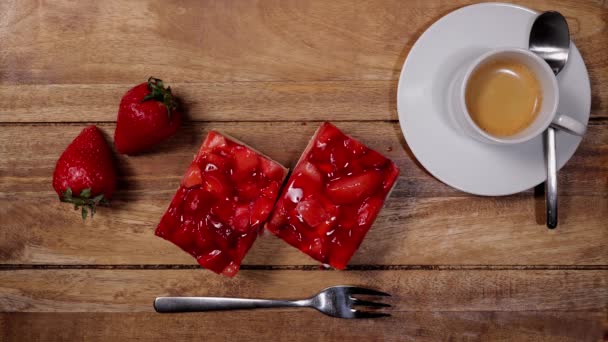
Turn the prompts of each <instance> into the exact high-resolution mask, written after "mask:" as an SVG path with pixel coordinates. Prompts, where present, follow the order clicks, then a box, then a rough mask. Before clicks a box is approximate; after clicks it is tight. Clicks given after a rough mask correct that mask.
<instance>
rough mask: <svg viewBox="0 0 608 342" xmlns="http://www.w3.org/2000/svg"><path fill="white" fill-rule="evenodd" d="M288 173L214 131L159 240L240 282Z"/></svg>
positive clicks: (165, 219)
mask: <svg viewBox="0 0 608 342" xmlns="http://www.w3.org/2000/svg"><path fill="white" fill-rule="evenodd" d="M286 173H287V170H286V169H285V168H284V167H282V166H281V165H280V164H278V163H276V162H274V161H272V160H270V159H268V158H266V157H264V156H262V155H260V154H258V153H256V152H255V151H252V150H251V149H250V148H248V147H246V146H244V145H242V144H239V143H237V142H234V141H232V140H230V139H228V138H226V137H224V136H222V135H221V134H219V133H218V132H215V131H211V132H209V134H208V135H207V138H206V139H205V141H204V142H203V145H202V146H201V149H200V151H199V152H198V155H197V156H196V157H195V158H194V161H192V164H190V167H188V170H187V171H186V174H185V175H184V178H183V179H182V182H181V185H180V187H179V189H178V190H177V193H176V194H175V196H174V197H173V200H172V201H171V205H170V206H169V209H167V211H166V212H165V214H164V215H163V217H162V219H161V222H160V223H159V225H158V227H157V228H156V235H158V236H160V237H162V238H164V239H166V240H169V241H171V242H173V243H174V244H176V245H177V246H179V247H180V248H181V249H183V250H184V251H186V252H188V253H190V254H191V255H192V256H194V257H195V258H196V260H197V261H198V263H199V264H200V265H201V266H203V267H205V268H207V269H210V270H212V271H213V272H216V273H222V274H224V275H226V276H229V277H231V276H234V275H235V274H236V273H237V272H238V270H239V267H240V265H241V261H242V260H243V258H244V257H245V254H247V251H248V250H249V248H251V245H252V244H253V242H254V241H255V239H256V237H257V235H258V233H259V231H260V228H261V227H262V224H263V223H264V222H265V221H266V220H267V219H268V216H269V214H270V211H271V210H272V207H273V206H274V202H275V200H276V198H277V196H278V193H279V188H280V185H281V183H282V182H283V179H284V178H285V175H286Z"/></svg>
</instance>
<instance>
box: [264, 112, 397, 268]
mask: <svg viewBox="0 0 608 342" xmlns="http://www.w3.org/2000/svg"><path fill="white" fill-rule="evenodd" d="M398 175H399V169H398V168H397V166H396V165H395V163H393V162H392V161H391V160H389V159H387V158H386V157H384V156H382V155H381V154H379V153H378V152H376V151H373V150H371V149H369V148H368V147H366V146H364V145H363V144H361V143H360V142H358V141H356V140H355V139H353V138H350V137H348V136H347V135H345V134H344V133H342V132H341V131H340V130H339V129H338V128H336V127H335V126H334V125H332V124H330V123H328V122H326V123H324V124H323V125H321V127H320V128H319V130H318V132H317V134H316V136H315V137H314V139H313V140H312V141H311V142H310V144H309V145H308V147H307V149H306V151H305V152H304V154H303V155H302V157H301V158H300V161H299V162H298V165H296V167H295V168H294V170H293V172H292V174H291V177H289V180H288V181H287V184H286V185H285V187H284V189H283V192H282V193H281V197H280V198H279V201H278V202H277V204H276V206H275V209H274V211H273V213H272V215H271V218H270V220H269V221H268V223H267V224H266V228H267V229H268V230H270V231H271V232H273V233H274V234H276V235H277V236H279V237H280V238H281V239H283V240H285V241H286V242H287V243H289V244H290V245H292V246H294V247H296V248H298V249H300V250H301V251H302V252H304V253H306V254H308V255H310V256H311V257H313V258H314V259H316V260H318V261H320V262H322V263H325V264H329V265H331V266H333V267H335V268H338V269H343V268H344V267H346V264H347V263H348V261H349V260H350V258H351V257H352V255H353V254H354V253H355V251H356V250H357V248H359V245H360V244H361V242H362V241H363V238H364V237H365V234H366V233H367V231H368V230H369V228H370V227H371V225H372V223H373V222H374V220H375V219H376V216H377V215H378V213H379V212H380V209H381V208H382V204H383V203H384V200H385V199H386V197H387V196H388V193H389V192H390V190H391V188H392V187H393V184H394V183H395V181H396V180H397V176H398Z"/></svg>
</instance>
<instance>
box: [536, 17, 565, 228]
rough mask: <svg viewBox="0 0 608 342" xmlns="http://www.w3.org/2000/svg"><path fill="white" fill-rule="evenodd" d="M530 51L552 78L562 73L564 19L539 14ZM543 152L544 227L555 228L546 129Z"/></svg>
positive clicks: (551, 141)
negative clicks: (544, 155) (545, 163)
mask: <svg viewBox="0 0 608 342" xmlns="http://www.w3.org/2000/svg"><path fill="white" fill-rule="evenodd" d="M529 49H530V51H532V52H534V53H535V54H537V55H538V56H539V57H541V58H542V59H544V60H545V61H546V62H547V63H548V64H549V66H550V67H551V69H552V70H553V72H554V73H555V75H556V76H557V74H558V73H559V72H560V71H562V69H563V68H564V66H565V65H566V62H568V54H569V53H570V32H569V30H568V23H567V22H566V18H564V16H563V15H561V14H560V13H559V12H553V11H551V12H545V13H543V14H541V15H539V16H538V17H537V18H536V20H535V21H534V24H533V25H532V29H531V30H530V39H529ZM545 145H546V153H547V181H546V182H545V194H546V207H547V227H549V228H551V229H553V228H555V227H557V160H556V156H555V128H553V127H549V128H547V132H546V134H545Z"/></svg>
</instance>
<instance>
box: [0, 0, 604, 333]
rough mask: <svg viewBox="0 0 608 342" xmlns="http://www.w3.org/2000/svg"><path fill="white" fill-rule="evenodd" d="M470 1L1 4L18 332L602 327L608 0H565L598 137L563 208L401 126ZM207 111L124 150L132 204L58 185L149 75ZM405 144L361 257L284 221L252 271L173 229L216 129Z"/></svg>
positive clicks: (571, 169) (269, 147) (5, 187)
mask: <svg viewBox="0 0 608 342" xmlns="http://www.w3.org/2000/svg"><path fill="white" fill-rule="evenodd" d="M469 3H470V1H447V0H431V1H381V0H378V1H345V0H338V1H323V0H320V1H295V0H294V1H282V0H276V1H270V0H268V1H256V2H254V1H189V2H186V1H184V2H177V1H160V0H158V1H155V0H149V1H134V2H123V1H117V0H116V1H114V0H111V1H82V2H78V3H75V2H71V1H64V0H61V1H48V2H46V1H33V0H32V1H14V2H13V1H3V2H1V3H0V263H1V265H0V311H2V312H3V313H0V340H6V341H25V340H36V339H39V338H42V339H53V340H55V339H57V340H71V341H77V340H88V341H97V340H99V341H106V340H110V339H112V338H113V336H120V337H122V338H124V339H129V338H131V339H142V340H148V339H150V340H165V339H167V338H175V339H186V338H193V339H198V340H219V339H228V338H229V339H231V340H241V339H242V340H251V339H255V340H258V339H260V340H261V339H265V340H277V341H278V340H283V341H288V340H310V341H319V340H338V339H340V340H344V341H348V340H367V341H375V340H382V339H385V340H409V339H411V340H439V339H442V340H448V339H449V340H478V339H484V340H535V341H538V340H547V341H557V340H572V341H580V340H601V339H602V338H606V336H607V335H606V334H607V331H608V330H607V327H608V321H607V312H608V311H607V308H608V1H602V0H595V1H578V0H560V1H548V0H530V1H518V3H521V4H523V5H526V6H529V7H531V8H534V9H537V10H549V9H554V10H559V11H561V12H562V13H563V14H564V15H565V16H566V17H567V19H568V23H569V24H570V27H571V32H572V35H573V40H574V41H575V42H576V44H577V46H578V47H579V49H580V50H581V53H582V55H583V57H584V59H585V61H586V63H587V67H588V69H589V75H590V78H591V83H592V84H591V87H592V109H591V110H592V113H591V120H590V122H589V129H588V134H587V135H586V136H585V138H584V140H583V143H582V144H581V146H580V148H579V149H578V151H577V152H576V154H575V155H574V157H573V158H572V159H571V160H570V162H569V163H568V164H567V165H566V166H565V167H564V169H563V170H562V171H561V172H560V174H559V184H560V226H559V228H558V229H556V230H553V231H551V230H548V229H547V228H546V227H545V225H544V200H543V195H542V194H539V193H535V192H534V191H533V190H530V191H526V192H524V193H521V194H517V195H513V196H508V197H476V196H471V195H467V194H464V193H462V192H459V191H457V190H454V189H452V188H450V187H448V186H446V185H444V184H442V183H441V182H439V181H437V180H436V179H435V178H433V177H432V176H430V175H429V174H428V173H427V172H426V171H425V170H424V169H422V168H421V166H420V165H419V164H418V163H417V162H416V160H415V159H414V158H413V156H412V153H411V151H410V150H409V149H408V147H407V145H406V143H405V141H404V139H403V137H402V134H401V131H400V129H399V124H398V122H397V113H396V108H395V94H396V88H397V79H398V76H399V72H400V69H401V66H402V64H403V61H404V59H405V56H406V55H407V53H408V51H409V49H410V47H411V46H412V44H413V43H414V41H415V40H416V39H417V38H418V36H419V35H420V34H421V33H422V32H423V31H424V30H425V29H426V28H427V27H428V26H429V25H430V24H431V23H433V22H434V21H435V20H437V19H438V18H440V17H441V16H443V15H445V14H446V13H448V12H450V11H452V10H454V9H456V8H458V7H461V6H463V5H466V4H469ZM150 75H154V76H156V77H159V78H162V79H163V80H165V81H166V82H168V83H169V84H171V85H172V87H173V89H174V91H175V93H177V95H179V96H180V97H181V98H182V100H183V104H184V106H185V108H186V110H187V116H188V122H187V123H185V124H184V127H183V129H181V130H180V132H179V134H178V135H177V136H175V137H174V138H172V139H171V140H170V141H168V142H166V143H164V144H162V145H161V146H159V147H158V148H157V149H156V150H154V151H152V152H150V153H146V154H144V155H141V156H137V157H126V156H118V157H117V159H118V166H119V169H120V181H119V187H120V190H119V191H118V193H117V194H116V196H115V199H114V201H113V204H112V208H111V209H101V210H99V212H98V214H97V215H96V216H95V218H94V219H88V220H86V221H85V222H83V221H82V219H81V218H80V215H79V213H78V212H74V211H72V210H70V208H69V206H68V205H66V204H62V203H59V201H58V200H57V197H56V194H55V193H54V191H53V189H52V187H51V175H52V172H53V168H54V165H55V161H56V160H57V158H58V157H59V155H60V153H61V152H62V151H63V149H64V148H65V147H66V146H67V144H68V143H69V142H70V141H71V140H72V139H73V138H74V137H75V136H76V135H77V134H78V132H79V131H80V130H81V129H82V128H83V127H85V126H86V125H88V124H90V123H94V124H96V125H98V126H99V127H100V128H101V129H102V130H103V131H104V132H105V133H106V134H107V135H108V138H109V139H110V138H111V137H112V136H113V131H114V121H115V119H116V111H117V107H118V102H119V100H120V97H121V95H122V94H123V93H124V92H125V91H126V90H127V89H128V88H129V87H130V86H131V85H133V84H136V83H139V82H142V81H144V80H145V79H146V78H147V77H148V76H150ZM323 120H331V121H333V122H335V123H336V124H337V125H338V126H339V127H340V128H342V129H343V130H344V131H345V132H347V133H348V134H351V135H353V136H354V137H356V138H359V139H360V140H361V141H363V142H365V143H366V144H368V145H370V146H371V147H373V148H375V149H378V150H380V151H382V152H384V153H385V154H386V155H387V156H389V157H390V158H392V159H393V160H394V161H395V162H396V163H397V164H398V165H399V167H400V168H401V170H402V174H401V176H400V178H399V180H398V184H397V187H396V189H395V191H394V192H393V194H392V196H391V198H390V199H389V200H388V202H387V205H386V207H385V209H384V210H383V211H382V213H381V215H380V217H379V219H378V220H377V222H376V224H375V225H374V227H373V228H372V230H371V231H370V232H369V234H368V236H367V238H366V240H365V241H364V243H363V245H362V246H361V248H360V250H359V251H358V252H357V254H356V255H355V256H354V258H353V259H352V262H351V266H350V267H349V269H348V270H347V271H334V270H321V269H320V268H319V266H318V265H317V263H316V262H314V261H313V260H311V259H310V258H308V257H307V256H305V255H303V254H301V253H300V252H299V251H297V250H295V249H293V248H291V247H289V246H288V245H286V244H285V243H283V242H282V241H279V240H278V239H276V238H274V237H272V236H267V235H266V236H262V237H261V238H260V239H259V240H258V242H256V244H255V245H254V247H253V249H252V250H251V252H250V253H249V255H248V256H247V258H246V259H245V263H244V266H243V268H242V271H241V272H240V273H239V275H238V276H237V277H235V278H233V279H226V278H224V277H221V276H217V275H215V274H212V273H211V272H209V271H205V270H202V269H200V268H199V267H198V266H197V265H196V264H195V262H194V260H193V259H192V258H190V257H189V256H188V255H186V254H185V253H183V252H181V251H180V250H179V249H178V248H176V247H175V246H173V245H172V244H169V243H167V242H166V241H164V240H162V239H159V238H157V237H155V236H154V234H153V231H154V228H155V226H156V224H157V222H158V221H159V218H160V215H161V214H162V212H163V211H164V209H165V208H166V207H167V205H168V202H169V200H170V198H171V196H172V195H173V193H174V191H175V189H176V187H177V185H178V183H179V180H180V177H181V175H182V174H183V172H184V170H185V168H186V166H187V164H188V163H189V161H190V160H191V157H192V155H193V154H194V153H195V151H196V150H197V148H198V145H199V143H200V141H201V138H202V137H203V135H204V134H205V132H206V131H208V130H209V129H212V128H214V129H220V130H223V131H225V132H227V133H229V134H232V135H234V136H236V137H238V138H240V139H242V140H243V141H245V142H247V143H249V144H251V145H253V146H255V147H257V148H258V149H260V150H261V151H263V152H265V153H267V154H269V155H270V156H272V157H274V158H276V159H277V160H278V161H280V162H282V163H284V164H285V165H291V166H293V164H294V163H295V161H296V159H297V157H298V156H299V153H300V152H301V151H302V149H303V148H304V146H305V145H306V142H307V140H308V139H309V137H310V136H311V134H312V132H313V131H314V130H315V129H316V127H317V126H318V125H319V122H320V121H323ZM332 284H356V285H364V286H370V287H374V288H379V289H382V290H385V291H387V292H390V293H391V294H393V297H392V298H390V300H389V302H390V303H391V304H393V308H392V310H391V311H392V317H391V318H387V319H381V320H360V321H348V320H339V319H332V318H328V317H325V316H323V315H320V314H318V313H316V312H313V311H297V310H284V311H277V310H267V311H256V312H226V313H212V314H175V315H160V314H156V313H154V312H153V310H152V305H151V304H152V300H153V298H154V297H156V296H161V295H216V296H249V297H281V298H290V297H300V296H306V295H310V294H313V293H315V292H316V291H317V290H319V289H321V288H323V287H325V286H328V285H332Z"/></svg>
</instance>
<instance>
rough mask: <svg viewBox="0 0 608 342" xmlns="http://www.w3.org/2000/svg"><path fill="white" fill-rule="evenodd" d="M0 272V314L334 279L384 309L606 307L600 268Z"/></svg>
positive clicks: (134, 306) (313, 286)
mask: <svg viewBox="0 0 608 342" xmlns="http://www.w3.org/2000/svg"><path fill="white" fill-rule="evenodd" d="M0 275H1V276H2V285H1V286H0V294H1V295H0V312H152V311H153V308H152V300H153V299H154V298H155V297H157V296H229V297H243V296H247V297H253V298H255V297H258V298H299V297H302V296H308V295H313V294H315V293H316V292H318V291H319V290H321V289H323V288H325V287H328V286H332V285H335V284H356V285H360V286H366V287H371V288H378V287H381V290H383V291H386V292H388V293H390V294H391V295H392V297H389V298H385V299H383V301H385V302H387V303H389V304H391V305H392V307H391V308H388V309H387V310H386V311H387V312H402V311H406V312H409V311H598V312H606V310H607V308H608V271H606V270H445V271H427V270H384V271H321V270H319V271H300V270H269V271H266V270H251V271H247V270H245V271H242V272H241V273H239V275H238V276H236V277H235V278H225V277H222V276H218V275H215V274H212V273H210V272H207V271H202V270H199V269H193V270H191V269H185V270H129V269H126V270H112V269H98V270H92V269H77V270H71V269H47V270H3V271H0ZM261 284H263V286H261ZM379 284H381V285H379ZM272 310H273V311H276V310H278V309H272ZM294 310H297V309H291V311H294Z"/></svg>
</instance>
